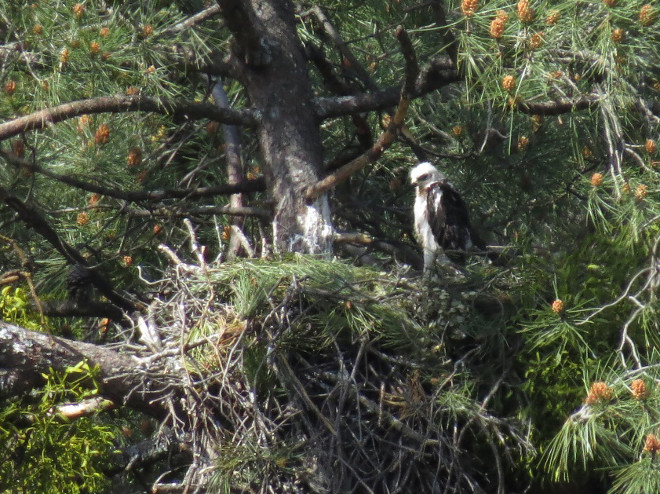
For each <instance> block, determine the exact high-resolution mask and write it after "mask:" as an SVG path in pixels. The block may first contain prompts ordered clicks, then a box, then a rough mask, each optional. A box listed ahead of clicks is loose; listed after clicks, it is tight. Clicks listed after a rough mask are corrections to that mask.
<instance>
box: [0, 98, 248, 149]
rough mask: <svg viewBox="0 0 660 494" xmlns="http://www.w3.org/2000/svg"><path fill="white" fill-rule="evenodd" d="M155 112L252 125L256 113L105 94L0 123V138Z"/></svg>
mask: <svg viewBox="0 0 660 494" xmlns="http://www.w3.org/2000/svg"><path fill="white" fill-rule="evenodd" d="M133 111H144V112H156V113H162V114H165V115H171V116H172V117H173V118H175V119H202V118H208V119H210V120H215V121H218V122H222V123H229V124H234V125H247V126H253V125H256V124H257V121H258V116H257V113H256V112H254V111H251V110H233V109H229V108H225V109H220V108H217V107H216V106H215V105H212V104H210V103H191V102H175V101H169V100H166V99H157V98H151V97H149V96H113V97H111V96H104V97H100V98H91V99H86V100H79V101H72V102H71V103H65V104H63V105H59V106H54V107H52V108H46V109H45V110H40V111H37V112H34V113H31V114H29V115H26V116H24V117H19V118H15V119H14V120H10V121H9V122H5V123H3V124H0V141H2V140H4V139H8V138H10V137H14V136H16V135H18V134H20V133H22V132H26V131H29V130H36V129H43V128H46V127H48V126H50V125H52V124H54V123H57V122H61V121H63V120H67V119H70V118H74V117H77V116H79V115H85V114H91V113H118V112H133Z"/></svg>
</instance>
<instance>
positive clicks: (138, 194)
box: [0, 149, 266, 214]
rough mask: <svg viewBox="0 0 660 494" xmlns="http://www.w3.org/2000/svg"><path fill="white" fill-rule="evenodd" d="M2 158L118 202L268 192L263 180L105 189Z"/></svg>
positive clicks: (7, 156) (5, 154)
mask: <svg viewBox="0 0 660 494" xmlns="http://www.w3.org/2000/svg"><path fill="white" fill-rule="evenodd" d="M0 156H2V157H3V158H5V159H6V160H7V161H8V162H9V163H11V164H14V165H15V166H17V167H19V168H21V169H25V170H29V171H31V172H33V173H40V174H42V175H45V176H46V177H49V178H52V179H54V180H57V181H58V182H61V183H63V184H67V185H71V186H72V187H76V188H78V189H81V190H86V191H88V192H94V193H97V194H101V195H102V196H107V197H112V198H114V199H121V200H124V201H130V202H141V201H163V200H166V199H184V198H185V199H199V198H202V197H213V196H219V195H230V194H236V193H241V192H261V191H264V190H266V182H265V180H264V179H263V177H259V178H256V179H254V180H247V181H245V182H241V183H237V184H233V185H231V184H222V185H215V186H211V187H197V188H194V189H185V188H183V189H164V190H151V191H149V190H121V189H114V188H110V187H105V186H103V185H97V184H93V183H90V182H86V181H84V180H80V179H78V178H75V177H72V176H70V175H62V174H59V173H54V172H52V171H50V170H48V169H47V168H44V167H42V166H39V165H37V164H34V163H30V162H29V161H26V160H24V159H21V158H18V157H16V156H14V155H13V154H12V153H8V152H7V151H4V150H2V149H0ZM218 213H219V214H230V213H220V212H219V211H218Z"/></svg>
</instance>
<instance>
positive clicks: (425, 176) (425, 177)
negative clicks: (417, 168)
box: [417, 173, 429, 181]
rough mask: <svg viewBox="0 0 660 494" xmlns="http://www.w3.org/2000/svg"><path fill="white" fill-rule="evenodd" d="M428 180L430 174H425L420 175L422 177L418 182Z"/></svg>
mask: <svg viewBox="0 0 660 494" xmlns="http://www.w3.org/2000/svg"><path fill="white" fill-rule="evenodd" d="M427 178H429V174H428V173H425V174H424V175H420V176H419V177H418V178H417V180H418V181H419V180H426V179H427Z"/></svg>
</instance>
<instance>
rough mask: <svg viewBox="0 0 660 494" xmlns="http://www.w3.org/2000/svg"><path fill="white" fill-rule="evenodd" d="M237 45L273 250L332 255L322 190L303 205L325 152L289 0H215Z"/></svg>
mask: <svg viewBox="0 0 660 494" xmlns="http://www.w3.org/2000/svg"><path fill="white" fill-rule="evenodd" d="M218 3H219V4H220V5H221V7H222V15H223V16H224V18H225V20H226V22H227V26H228V27H229V29H230V30H231V32H232V34H233V37H234V40H235V43H234V47H233V61H234V63H236V64H237V67H238V72H239V78H240V80H241V82H242V84H243V85H244V86H245V89H246V92H247V95H248V97H249V99H250V102H251V104H252V106H253V108H254V109H255V110H257V111H258V112H259V114H260V116H261V119H260V122H259V124H258V126H257V135H258V140H259V146H260V151H261V157H262V159H263V166H264V175H265V177H266V180H267V182H268V187H267V188H268V190H269V193H270V195H271V197H270V199H271V201H272V204H273V211H274V214H273V244H274V247H275V248H276V249H277V250H279V251H285V252H286V251H289V252H290V251H298V252H310V253H330V251H331V247H332V234H333V229H332V222H331V218H330V208H329V205H328V199H327V196H326V195H325V194H323V195H321V196H320V197H319V198H318V199H316V200H315V201H314V202H312V203H310V204H307V203H306V202H305V197H304V191H305V190H306V189H307V188H308V187H309V186H311V185H312V184H314V183H316V182H317V181H318V180H319V179H320V178H321V176H322V173H323V153H322V146H321V137H320V131H319V126H318V121H317V119H316V115H315V111H314V110H315V106H314V104H313V102H312V101H313V92H312V88H311V83H310V80H309V77H308V74H307V64H306V59H305V55H304V50H303V47H302V45H301V44H300V41H299V40H298V37H297V34H296V25H295V18H294V8H293V4H292V3H291V2H290V1H289V0H218Z"/></svg>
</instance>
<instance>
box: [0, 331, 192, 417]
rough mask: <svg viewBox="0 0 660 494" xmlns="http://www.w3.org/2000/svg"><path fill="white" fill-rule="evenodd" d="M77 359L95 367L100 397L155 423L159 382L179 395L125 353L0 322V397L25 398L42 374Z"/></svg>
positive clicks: (159, 412) (160, 410)
mask: <svg viewBox="0 0 660 494" xmlns="http://www.w3.org/2000/svg"><path fill="white" fill-rule="evenodd" d="M81 360H88V361H89V363H90V364H91V365H98V366H99V368H100V370H101V384H102V387H103V388H102V395H103V396H105V397H107V398H108V399H110V400H112V401H113V402H115V403H117V404H125V405H127V406H129V407H131V408H134V409H136V410H139V411H141V412H144V413H147V414H149V415H151V416H154V417H156V418H162V417H163V416H165V415H166V413H167V409H166V407H165V405H164V404H163V399H164V398H165V396H164V395H165V392H164V388H165V386H166V385H165V383H163V380H164V379H165V380H169V381H171V382H170V383H169V392H170V393H173V392H177V390H179V391H180V387H181V383H180V382H177V379H176V378H174V377H172V378H168V377H167V374H166V373H164V372H163V373H159V374H158V375H157V377H158V379H156V378H155V377H156V375H155V374H154V373H153V371H152V370H151V369H147V368H146V366H141V364H140V362H139V360H137V359H136V358H135V357H133V356H131V355H128V354H126V353H119V352H117V351H114V350H111V349H108V348H106V347H103V346H98V345H92V344H90V343H83V342H80V341H75V340H68V339H65V338H58V337H50V336H48V335H46V334H44V333H39V332H37V331H30V330H28V329H25V328H21V327H18V326H14V325H12V324H7V323H5V322H0V397H8V396H16V395H18V394H21V393H26V392H28V391H29V390H31V389H33V388H35V387H38V386H40V385H41V384H42V383H43V377H42V373H48V372H50V369H54V370H56V371H63V370H64V369H66V368H67V367H72V366H74V365H76V364H77V363H79V362H80V361H81Z"/></svg>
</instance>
